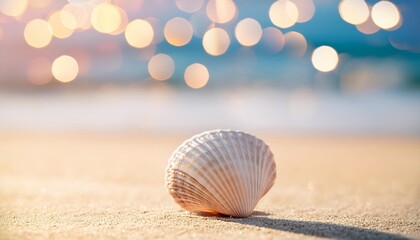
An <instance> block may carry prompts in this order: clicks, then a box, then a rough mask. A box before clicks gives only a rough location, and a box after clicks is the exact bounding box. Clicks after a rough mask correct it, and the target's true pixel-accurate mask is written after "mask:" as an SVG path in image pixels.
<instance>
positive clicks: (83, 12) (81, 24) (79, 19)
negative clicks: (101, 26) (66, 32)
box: [62, 4, 91, 30]
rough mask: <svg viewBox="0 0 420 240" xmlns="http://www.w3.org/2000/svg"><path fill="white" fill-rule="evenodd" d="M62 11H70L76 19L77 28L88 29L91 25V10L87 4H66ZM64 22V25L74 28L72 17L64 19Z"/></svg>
mask: <svg viewBox="0 0 420 240" xmlns="http://www.w3.org/2000/svg"><path fill="white" fill-rule="evenodd" d="M62 11H63V12H68V13H70V14H71V15H72V16H73V18H74V19H75V20H76V28H81V29H88V28H90V27H91V22H90V19H89V11H88V9H87V7H86V6H85V5H77V4H66V5H65V6H64V7H63V8H62ZM67 16H68V15H67ZM62 17H63V18H64V17H66V15H62ZM70 18H71V17H70ZM63 22H64V26H66V27H67V28H69V29H72V26H73V23H72V20H71V19H70V20H64V21H63ZM69 24H71V25H69ZM73 30H74V29H73Z"/></svg>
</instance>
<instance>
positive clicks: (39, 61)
mask: <svg viewBox="0 0 420 240" xmlns="http://www.w3.org/2000/svg"><path fill="white" fill-rule="evenodd" d="M27 76H28V79H29V81H30V82H31V83H33V84H35V85H44V84H47V83H48V82H50V81H51V79H52V73H51V61H50V60H49V59H47V58H42V57H38V58H35V59H34V60H32V61H31V62H30V63H29V66H28V72H27Z"/></svg>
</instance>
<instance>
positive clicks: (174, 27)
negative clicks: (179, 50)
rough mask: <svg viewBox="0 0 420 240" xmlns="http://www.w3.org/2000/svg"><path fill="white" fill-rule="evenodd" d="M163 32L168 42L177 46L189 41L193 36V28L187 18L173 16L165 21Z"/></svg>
mask: <svg viewBox="0 0 420 240" xmlns="http://www.w3.org/2000/svg"><path fill="white" fill-rule="evenodd" d="M163 33H164V35H165V39H166V41H168V43H170V44H171V45H174V46H177V47H179V46H184V45H186V44H187V43H189V42H190V40H191V38H192V36H193V28H192V26H191V23H190V22H189V21H188V20H186V19H184V18H180V17H175V18H172V19H171V20H169V21H168V22H167V23H166V25H165V28H164V29H163Z"/></svg>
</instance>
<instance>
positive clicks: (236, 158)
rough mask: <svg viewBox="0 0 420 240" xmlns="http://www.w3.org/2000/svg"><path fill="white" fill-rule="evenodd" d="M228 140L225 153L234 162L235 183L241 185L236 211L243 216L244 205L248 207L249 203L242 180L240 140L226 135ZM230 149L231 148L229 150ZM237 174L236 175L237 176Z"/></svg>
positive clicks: (225, 144)
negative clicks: (239, 152) (238, 144)
mask: <svg viewBox="0 0 420 240" xmlns="http://www.w3.org/2000/svg"><path fill="white" fill-rule="evenodd" d="M225 136H226V139H224V141H223V143H224V148H225V151H226V153H227V155H228V158H229V159H230V160H231V161H232V163H233V166H234V168H235V170H236V171H235V172H234V173H232V176H234V181H236V182H237V183H238V184H239V187H237V188H236V189H237V190H238V191H236V196H237V197H238V198H239V199H240V200H239V201H238V204H236V208H235V210H236V211H237V212H238V211H239V214H243V213H242V211H243V208H244V205H246V202H247V198H246V195H245V194H246V185H245V183H244V181H243V179H242V176H243V175H245V174H244V173H243V171H244V168H243V167H242V166H240V165H239V164H240V163H241V162H242V161H241V158H240V156H239V154H238V146H237V144H236V142H235V140H238V139H236V138H235V139H233V138H232V135H231V134H225ZM229 147H230V148H229ZM229 149H231V150H232V149H233V150H232V151H229ZM235 173H236V174H235Z"/></svg>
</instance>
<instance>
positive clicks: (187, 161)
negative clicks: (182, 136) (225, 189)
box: [178, 143, 223, 205]
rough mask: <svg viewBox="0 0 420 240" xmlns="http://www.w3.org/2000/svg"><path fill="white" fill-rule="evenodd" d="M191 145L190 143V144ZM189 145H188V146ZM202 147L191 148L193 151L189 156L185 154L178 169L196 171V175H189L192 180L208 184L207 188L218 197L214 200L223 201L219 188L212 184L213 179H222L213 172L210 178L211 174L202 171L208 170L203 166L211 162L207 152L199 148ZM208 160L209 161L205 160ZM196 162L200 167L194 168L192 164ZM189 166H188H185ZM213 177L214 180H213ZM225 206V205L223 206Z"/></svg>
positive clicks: (190, 151)
mask: <svg viewBox="0 0 420 240" xmlns="http://www.w3.org/2000/svg"><path fill="white" fill-rule="evenodd" d="M188 144H190V143H188ZM188 144H187V145H188ZM199 146H201V145H196V147H195V148H191V150H189V152H188V153H187V154H184V156H183V158H182V159H179V162H180V164H179V165H178V168H180V169H183V168H191V169H194V171H193V172H192V173H193V174H194V176H191V175H190V174H187V175H189V176H190V177H191V178H194V179H196V180H197V181H198V182H199V183H207V184H206V186H207V187H206V188H207V189H208V188H210V192H212V193H213V194H214V195H216V196H215V197H214V199H219V201H220V199H221V195H222V194H220V192H219V189H217V187H215V186H214V185H213V183H212V181H211V180H212V179H217V180H218V179H220V176H216V177H214V175H213V172H210V173H209V174H210V176H207V175H209V174H205V173H203V172H202V171H201V169H206V168H205V167H204V166H203V164H206V163H207V162H211V160H210V159H208V158H207V157H208V156H207V155H206V154H205V151H203V150H202V149H201V147H199ZM196 151H200V152H199V153H197V152H196ZM203 157H204V158H207V159H203ZM193 161H194V162H195V163H196V165H198V166H194V165H193V164H191V162H193ZM184 165H187V166H184ZM184 172H185V171H184ZM212 176H213V178H212ZM221 205H223V204H221Z"/></svg>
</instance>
